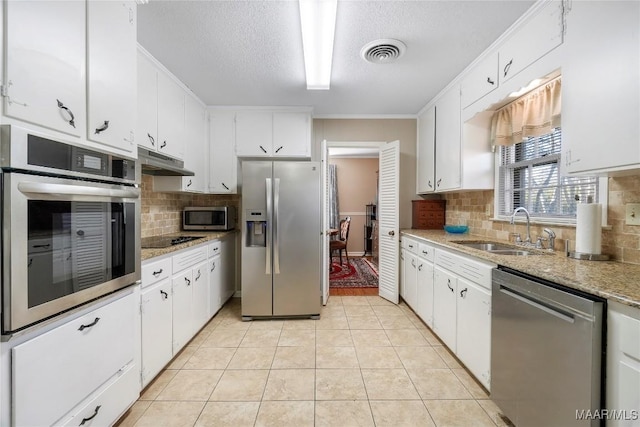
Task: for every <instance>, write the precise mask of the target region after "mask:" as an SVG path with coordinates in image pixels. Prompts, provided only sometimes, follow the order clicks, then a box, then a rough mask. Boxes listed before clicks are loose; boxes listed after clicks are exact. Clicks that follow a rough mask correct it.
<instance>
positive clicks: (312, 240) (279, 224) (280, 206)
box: [242, 161, 322, 320]
mask: <svg viewBox="0 0 640 427" xmlns="http://www.w3.org/2000/svg"><path fill="white" fill-rule="evenodd" d="M320 188H321V186H320V164H319V163H315V162H286V161H281V162H277V161H276V162H269V161H245V162H242V318H243V320H251V319H252V318H260V317H287V316H311V317H314V318H317V316H319V314H320V298H321V279H320V273H321V270H320V268H321V264H322V259H321V258H322V257H321V252H320V251H321V243H322V240H321V216H320V214H321V207H320V206H321V205H320Z"/></svg>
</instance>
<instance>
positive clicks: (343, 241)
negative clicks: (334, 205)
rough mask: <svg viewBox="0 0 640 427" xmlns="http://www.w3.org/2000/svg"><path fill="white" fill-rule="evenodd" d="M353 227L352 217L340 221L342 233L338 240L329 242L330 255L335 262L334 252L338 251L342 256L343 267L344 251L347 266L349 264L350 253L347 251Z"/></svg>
mask: <svg viewBox="0 0 640 427" xmlns="http://www.w3.org/2000/svg"><path fill="white" fill-rule="evenodd" d="M350 225H351V217H350V216H348V217H346V218H345V219H343V220H340V233H339V234H338V239H337V240H331V241H330V242H329V253H330V255H331V260H332V262H333V252H334V251H338V255H339V256H340V265H342V251H344V253H345V256H346V258H347V264H349V252H348V251H347V242H348V240H349V226H350Z"/></svg>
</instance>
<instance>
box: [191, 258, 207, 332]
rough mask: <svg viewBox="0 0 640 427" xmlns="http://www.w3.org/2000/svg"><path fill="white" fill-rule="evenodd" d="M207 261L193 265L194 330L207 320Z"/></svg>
mask: <svg viewBox="0 0 640 427" xmlns="http://www.w3.org/2000/svg"><path fill="white" fill-rule="evenodd" d="M209 293H210V290H209V262H208V261H204V262H202V263H200V264H198V265H196V266H195V267H193V322H194V325H193V329H194V332H195V331H197V330H198V329H200V328H201V327H202V326H204V324H205V323H207V321H208V320H209V318H210V316H209V301H210V295H209Z"/></svg>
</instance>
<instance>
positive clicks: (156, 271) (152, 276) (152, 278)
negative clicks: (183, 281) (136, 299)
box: [142, 258, 171, 288]
mask: <svg viewBox="0 0 640 427" xmlns="http://www.w3.org/2000/svg"><path fill="white" fill-rule="evenodd" d="M169 276H171V258H165V259H161V260H160V261H154V262H149V263H145V264H143V265H142V287H143V288H144V287H147V286H149V285H153V284H154V283H156V282H159V281H160V280H163V279H166V278H168V277H169Z"/></svg>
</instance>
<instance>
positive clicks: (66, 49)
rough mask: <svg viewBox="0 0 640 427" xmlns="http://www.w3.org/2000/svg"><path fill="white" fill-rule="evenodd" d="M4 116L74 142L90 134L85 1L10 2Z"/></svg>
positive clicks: (6, 9) (7, 22)
mask: <svg viewBox="0 0 640 427" xmlns="http://www.w3.org/2000/svg"><path fill="white" fill-rule="evenodd" d="M3 6H4V7H5V13H6V15H5V25H6V29H5V34H6V40H5V45H6V64H5V65H6V68H5V69H6V74H5V81H4V82H3V91H4V94H5V96H4V101H5V103H4V111H5V114H6V115H7V116H9V117H13V118H16V119H19V120H23V121H25V122H30V123H33V124H36V125H39V126H43V127H46V128H50V129H54V130H57V131H60V132H64V133H66V134H69V135H73V136H83V135H84V134H85V126H86V119H85V117H86V116H85V111H86V106H85V102H86V89H85V88H86V81H85V70H86V63H85V56H86V32H85V24H86V10H85V3H84V2H82V1H55V2H53V1H39V2H36V1H8V2H4V4H3Z"/></svg>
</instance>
